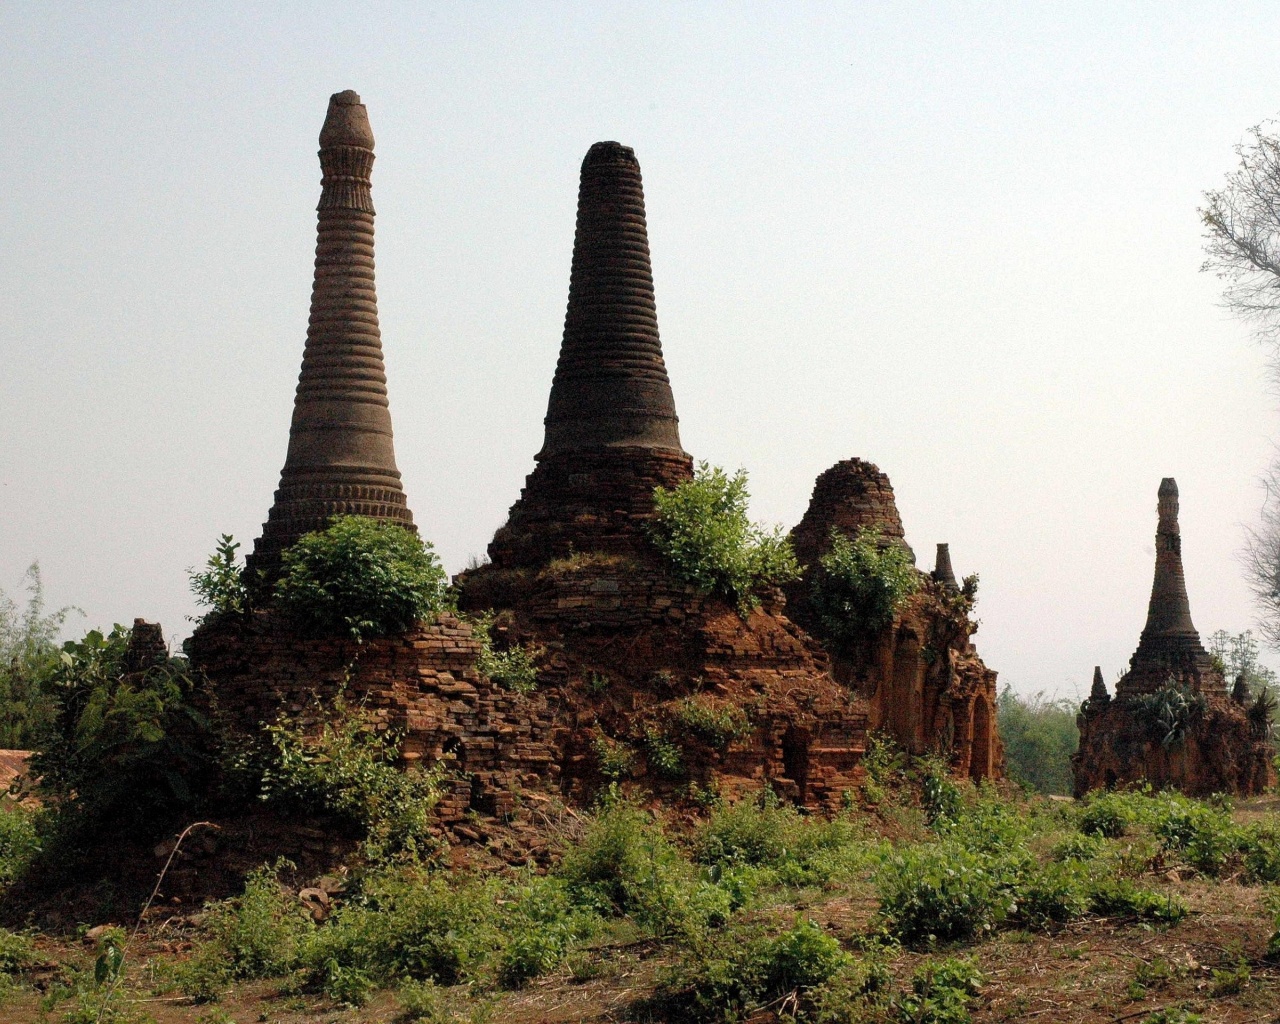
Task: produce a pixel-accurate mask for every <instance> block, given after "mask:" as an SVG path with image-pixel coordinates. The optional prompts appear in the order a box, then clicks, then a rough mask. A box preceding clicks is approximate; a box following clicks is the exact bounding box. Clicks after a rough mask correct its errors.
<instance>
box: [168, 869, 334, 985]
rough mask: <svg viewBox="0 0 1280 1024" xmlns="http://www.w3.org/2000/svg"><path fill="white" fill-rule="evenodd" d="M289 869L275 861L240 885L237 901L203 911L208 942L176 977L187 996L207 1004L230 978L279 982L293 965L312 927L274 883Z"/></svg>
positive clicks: (296, 902) (297, 904)
mask: <svg viewBox="0 0 1280 1024" xmlns="http://www.w3.org/2000/svg"><path fill="white" fill-rule="evenodd" d="M292 867H293V865H292V864H289V862H288V861H285V860H279V861H277V862H276V863H275V865H274V866H272V867H263V868H259V869H258V870H257V871H255V872H253V873H252V874H251V875H249V877H248V878H247V879H246V880H245V886H244V893H243V894H242V895H241V896H240V897H238V898H237V899H233V900H228V901H225V902H223V903H217V904H213V905H211V906H209V907H207V908H206V913H205V918H204V929H205V932H206V934H207V936H208V938H207V940H206V941H205V943H204V944H203V945H202V946H201V947H200V948H199V949H197V951H196V953H195V955H194V956H193V957H192V958H191V959H190V960H189V961H188V962H187V963H185V964H183V965H182V967H181V968H180V970H179V974H178V982H179V986H180V987H181V988H182V990H183V991H184V992H185V993H186V994H187V995H189V996H190V997H191V998H193V999H195V1000H197V1001H199V1002H211V1001H214V1000H216V999H217V998H218V997H219V996H220V995H221V993H222V991H223V990H224V989H225V988H226V986H227V985H228V984H229V983H230V982H231V981H232V980H233V979H237V978H274V977H279V976H281V975H284V974H288V973H289V972H290V971H292V970H293V969H294V968H295V967H296V966H297V964H298V962H299V960H300V957H301V955H302V950H303V947H304V944H305V943H306V941H307V939H308V938H309V936H310V935H311V933H312V932H313V931H314V930H315V925H314V924H312V922H311V918H310V915H309V913H308V912H307V910H306V908H305V907H304V906H303V905H302V903H301V902H300V901H299V900H298V899H297V898H296V897H294V896H293V895H292V894H290V893H289V892H287V891H286V890H285V889H284V888H283V886H282V885H281V884H280V880H279V876H280V873H281V872H282V871H284V870H285V869H286V868H292Z"/></svg>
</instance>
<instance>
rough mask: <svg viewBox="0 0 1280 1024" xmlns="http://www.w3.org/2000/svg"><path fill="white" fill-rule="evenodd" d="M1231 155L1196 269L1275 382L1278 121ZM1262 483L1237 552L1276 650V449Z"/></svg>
mask: <svg viewBox="0 0 1280 1024" xmlns="http://www.w3.org/2000/svg"><path fill="white" fill-rule="evenodd" d="M1236 156H1237V157H1239V161H1240V162H1239V164H1238V165H1237V166H1236V169H1235V170H1234V171H1232V172H1231V173H1230V174H1228V175H1227V181H1226V184H1225V185H1223V187H1222V188H1219V189H1214V190H1212V191H1209V192H1206V193H1205V194H1204V198H1205V205H1204V206H1203V207H1201V208H1200V211H1199V213H1200V219H1201V221H1202V222H1203V223H1204V226H1205V234H1204V251H1205V256H1206V259H1205V262H1204V265H1203V266H1202V267H1201V269H1202V270H1208V271H1212V272H1213V273H1215V274H1217V275H1218V277H1220V278H1222V280H1223V281H1224V282H1225V286H1224V289H1223V304H1224V305H1225V306H1226V307H1227V308H1228V309H1229V310H1231V311H1232V312H1233V313H1235V314H1237V315H1238V316H1240V317H1241V318H1242V319H1243V320H1245V321H1247V322H1248V323H1250V324H1251V325H1252V326H1253V328H1254V331H1255V333H1256V334H1257V337H1258V338H1259V340H1261V341H1262V342H1263V343H1265V344H1266V345H1267V346H1268V347H1269V348H1270V349H1271V355H1272V357H1273V359H1272V367H1271V368H1272V374H1273V378H1274V381H1273V383H1274V384H1275V385H1276V386H1277V387H1280V124H1277V122H1275V121H1268V122H1264V123H1262V124H1259V125H1255V126H1254V127H1253V128H1252V129H1250V131H1249V134H1248V136H1247V137H1246V139H1245V140H1244V141H1243V142H1241V143H1240V144H1239V145H1237V146H1236ZM1263 484H1264V486H1265V489H1266V498H1265V500H1264V502H1263V505H1262V512H1261V515H1260V517H1259V522H1258V525H1257V526H1256V527H1255V528H1253V529H1250V530H1248V532H1247V539H1246V543H1245V549H1244V552H1243V556H1242V558H1243V563H1244V570H1245V576H1246V578H1247V579H1248V581H1249V585H1250V587H1251V589H1252V590H1253V594H1254V597H1255V598H1256V600H1257V604H1258V611H1259V618H1258V627H1259V630H1260V631H1261V633H1262V636H1263V639H1264V640H1265V641H1266V642H1267V644H1268V645H1269V646H1271V647H1273V648H1275V649H1280V455H1278V456H1277V458H1276V460H1274V461H1273V462H1272V465H1271V470H1270V472H1269V473H1268V475H1267V477H1266V479H1265V480H1264V481H1263Z"/></svg>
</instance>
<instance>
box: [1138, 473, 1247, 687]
mask: <svg viewBox="0 0 1280 1024" xmlns="http://www.w3.org/2000/svg"><path fill="white" fill-rule="evenodd" d="M1157 512H1158V525H1157V526H1156V569H1155V577H1154V579H1153V580H1152V583H1151V601H1150V603H1149V604H1148V606H1147V624H1146V626H1145V627H1143V630H1142V636H1141V637H1140V638H1139V640H1138V649H1137V650H1136V651H1135V652H1134V654H1133V657H1132V658H1131V659H1130V661H1129V671H1128V672H1127V673H1126V674H1125V676H1124V678H1123V679H1121V680H1120V682H1119V683H1118V684H1116V689H1117V691H1119V692H1120V693H1151V692H1153V691H1155V690H1158V689H1160V687H1162V686H1164V685H1165V684H1166V682H1167V681H1168V680H1169V679H1170V678H1172V679H1175V680H1176V681H1178V682H1181V683H1185V684H1187V685H1189V686H1191V687H1192V688H1193V689H1195V690H1202V689H1212V690H1214V691H1215V692H1217V691H1222V690H1223V689H1224V688H1225V687H1224V684H1223V680H1222V675H1221V674H1220V673H1219V672H1217V671H1216V670H1214V668H1213V665H1212V663H1211V661H1210V659H1209V654H1208V652H1207V651H1206V650H1205V649H1204V647H1203V646H1202V645H1201V643H1200V634H1199V633H1198V632H1197V631H1196V627H1195V626H1194V625H1193V624H1192V622H1191V604H1190V602H1189V601H1188V600H1187V581H1186V577H1185V576H1184V575H1183V572H1182V533H1181V531H1180V530H1179V528H1178V484H1177V481H1176V480H1174V479H1173V477H1165V478H1164V479H1163V480H1161V481H1160V491H1159V497H1158V499H1157Z"/></svg>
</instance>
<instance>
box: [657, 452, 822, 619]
mask: <svg viewBox="0 0 1280 1024" xmlns="http://www.w3.org/2000/svg"><path fill="white" fill-rule="evenodd" d="M749 500H750V499H749V496H748V494H747V473H746V470H743V469H740V470H738V472H736V473H735V474H734V475H733V476H732V477H731V476H729V475H728V474H727V473H725V471H724V470H723V469H720V468H719V467H718V466H715V467H713V466H711V465H709V464H708V463H706V462H702V463H699V464H698V468H697V472H696V473H695V474H694V477H693V479H692V480H687V481H685V482H684V483H682V484H680V485H679V486H677V487H675V488H672V489H670V490H668V489H667V488H664V487H658V488H656V489H655V490H654V492H653V503H654V510H655V512H656V513H657V514H656V517H655V519H654V522H653V529H652V538H653V542H654V545H655V546H656V547H657V548H658V550H659V551H660V552H661V553H662V554H663V555H664V556H665V557H666V559H667V561H668V562H669V563H670V565H671V567H672V569H673V570H674V571H675V572H676V574H677V575H678V576H679V577H680V578H681V579H683V580H685V581H686V582H688V583H691V584H693V585H694V586H695V587H697V588H698V589H699V590H701V591H704V592H705V593H713V594H718V595H720V596H721V597H723V598H724V599H725V600H727V601H731V602H733V603H734V604H736V605H737V606H738V608H739V610H741V611H744V612H745V611H748V610H750V609H751V608H753V607H755V606H756V605H757V604H759V598H758V596H757V595H756V591H757V590H758V589H759V588H761V587H764V586H777V585H780V584H783V583H788V582H790V581H792V580H795V579H798V578H799V576H800V571H801V570H800V565H799V563H797V561H796V556H795V551H793V550H792V547H791V541H790V539H789V538H788V537H787V536H786V535H785V534H784V533H783V532H782V528H781V527H775V528H774V529H772V530H767V529H764V528H763V527H761V526H758V525H756V524H754V523H752V522H751V519H750V516H749V515H748V512H747V505H748V502H749Z"/></svg>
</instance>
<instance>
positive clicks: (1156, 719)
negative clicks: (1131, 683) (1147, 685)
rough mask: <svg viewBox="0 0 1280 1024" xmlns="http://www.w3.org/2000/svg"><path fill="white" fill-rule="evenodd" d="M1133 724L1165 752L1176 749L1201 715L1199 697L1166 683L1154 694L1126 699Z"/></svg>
mask: <svg viewBox="0 0 1280 1024" xmlns="http://www.w3.org/2000/svg"><path fill="white" fill-rule="evenodd" d="M1128 700H1129V702H1130V704H1131V706H1132V709H1133V710H1132V714H1133V718H1134V720H1135V721H1137V722H1139V723H1141V724H1142V725H1143V727H1144V728H1145V729H1146V731H1147V735H1148V736H1150V737H1151V739H1152V740H1154V741H1156V742H1158V743H1159V744H1160V745H1161V746H1162V747H1164V748H1165V749H1166V750H1173V749H1176V748H1177V747H1180V746H1181V745H1182V743H1183V741H1184V740H1185V739H1186V738H1187V730H1188V729H1189V728H1190V727H1191V723H1192V722H1194V721H1196V720H1197V719H1198V718H1199V717H1200V716H1201V715H1203V714H1204V711H1205V707H1206V704H1205V699H1204V696H1203V695H1202V694H1199V693H1196V692H1194V691H1193V690H1192V689H1190V688H1189V687H1186V686H1180V685H1176V684H1173V683H1170V684H1169V685H1167V686H1163V687H1161V688H1160V689H1158V690H1156V691H1155V692H1154V693H1144V694H1139V695H1137V696H1134V697H1130V698H1128Z"/></svg>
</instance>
